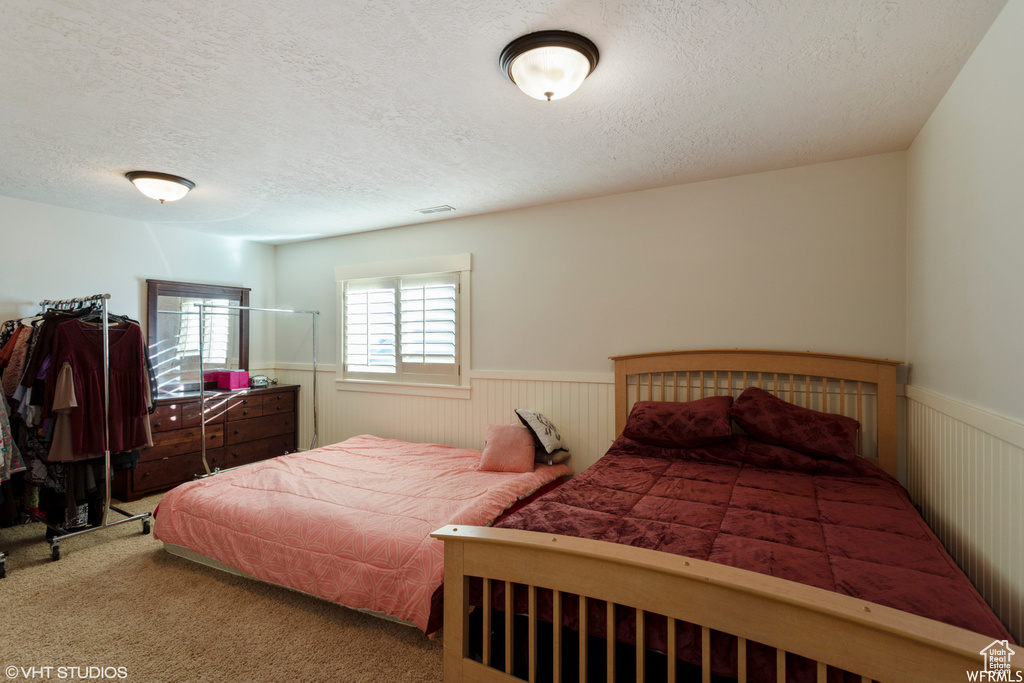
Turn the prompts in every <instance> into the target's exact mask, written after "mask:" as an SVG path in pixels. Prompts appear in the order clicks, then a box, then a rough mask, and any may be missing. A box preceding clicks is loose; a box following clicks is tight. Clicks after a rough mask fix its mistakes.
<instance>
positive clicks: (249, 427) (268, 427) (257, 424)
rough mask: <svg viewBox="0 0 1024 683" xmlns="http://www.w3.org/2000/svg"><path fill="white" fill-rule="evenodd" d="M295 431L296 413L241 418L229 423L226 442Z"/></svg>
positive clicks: (261, 437) (237, 441) (230, 442)
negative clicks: (250, 418)
mask: <svg viewBox="0 0 1024 683" xmlns="http://www.w3.org/2000/svg"><path fill="white" fill-rule="evenodd" d="M294 432H295V413H288V414H286V415H268V416H266V417H257V418H253V419H252V420H239V421H237V422H232V423H230V424H228V425H227V432H226V435H225V437H224V442H225V443H227V444H236V443H242V442H243V441H255V440H256V439H265V438H267V437H270V436H278V435H280V434H290V433H294Z"/></svg>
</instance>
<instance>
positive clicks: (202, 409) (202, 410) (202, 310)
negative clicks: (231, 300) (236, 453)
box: [193, 303, 320, 479]
mask: <svg viewBox="0 0 1024 683" xmlns="http://www.w3.org/2000/svg"><path fill="white" fill-rule="evenodd" d="M193 306H195V307H196V308H198V309H199V414H200V415H202V419H201V420H199V425H200V426H199V433H200V436H199V441H200V443H202V445H203V450H202V455H203V467H204V468H205V469H206V474H203V475H197V476H196V479H202V478H204V477H209V476H212V475H214V474H218V473H220V472H227V471H228V470H233V469H236V468H235V467H227V468H225V469H220V468H219V467H218V468H215V469H213V470H211V469H210V465H209V463H208V462H207V461H206V382H205V381H204V379H203V377H204V374H205V368H204V367H203V356H204V349H203V331H204V330H205V329H206V327H205V319H204V316H205V314H206V309H207V308H215V309H218V310H222V311H223V310H227V311H261V312H264V313H298V314H301V315H310V316H312V317H313V439H312V440H311V441H310V443H309V448H310V450H312V449H313V448H315V447H316V441H317V424H316V324H317V318H318V317H319V316H320V311H300V310H294V309H290V308H256V307H255V306H228V305H223V304H202V303H199V304H193ZM238 467H245V465H239V466H238Z"/></svg>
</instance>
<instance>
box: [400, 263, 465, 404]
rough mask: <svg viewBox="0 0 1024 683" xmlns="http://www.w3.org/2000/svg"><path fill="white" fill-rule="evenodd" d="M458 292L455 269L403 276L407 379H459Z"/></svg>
mask: <svg viewBox="0 0 1024 683" xmlns="http://www.w3.org/2000/svg"><path fill="white" fill-rule="evenodd" d="M458 293H459V276H458V274H455V273H445V274H441V275H429V276H417V277H403V278H401V284H400V311H401V324H400V329H401V345H400V348H401V355H402V373H403V375H404V376H405V377H406V381H419V382H435V383H442V384H451V383H455V382H456V381H457V379H455V378H457V377H458V372H459V367H458V316H457V313H458Z"/></svg>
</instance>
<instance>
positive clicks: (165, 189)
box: [124, 171, 196, 204]
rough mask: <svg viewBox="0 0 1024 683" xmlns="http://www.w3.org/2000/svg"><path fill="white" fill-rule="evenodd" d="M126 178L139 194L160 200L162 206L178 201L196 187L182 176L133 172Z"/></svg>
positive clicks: (127, 174) (125, 175)
mask: <svg viewBox="0 0 1024 683" xmlns="http://www.w3.org/2000/svg"><path fill="white" fill-rule="evenodd" d="M124 177H125V178H127V179H128V180H130V181H131V182H132V184H133V185H135V187H137V188H138V190H139V192H141V193H142V194H144V195H146V196H147V197H149V198H150V199H157V200H159V201H160V203H161V204H163V203H164V202H165V201H167V202H175V201H178V200H179V199H181V198H182V197H184V196H185V195H186V194H188V192H189V190H191V189H193V188H195V186H196V184H195V183H193V182H192V181H191V180H186V179H185V178H182V177H181V176H176V175H171V174H169V173H155V172H153V171H131V172H130V173H125V174H124Z"/></svg>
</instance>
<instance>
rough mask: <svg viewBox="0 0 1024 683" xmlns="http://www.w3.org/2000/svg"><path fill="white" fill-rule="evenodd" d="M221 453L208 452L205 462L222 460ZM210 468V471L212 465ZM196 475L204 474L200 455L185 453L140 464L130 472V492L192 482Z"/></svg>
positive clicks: (216, 450)
mask: <svg viewBox="0 0 1024 683" xmlns="http://www.w3.org/2000/svg"><path fill="white" fill-rule="evenodd" d="M223 453H224V451H223V450H222V449H220V448H215V449H213V450H208V451H206V460H207V461H208V462H210V461H212V459H213V458H217V459H222V458H223V457H224V455H223ZM210 467H211V469H212V468H213V465H211V466H210ZM197 474H206V469H205V468H204V467H203V455H202V453H186V454H184V455H176V456H174V457H172V458H161V459H159V460H150V461H148V462H140V463H139V467H138V469H136V470H133V471H132V480H133V481H132V490H133V491H134V492H137V493H141V492H144V491H148V490H150V489H161V488H168V487H170V486H175V485H177V484H180V483H182V482H186V481H192V478H193V477H195V476H196V475H197Z"/></svg>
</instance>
